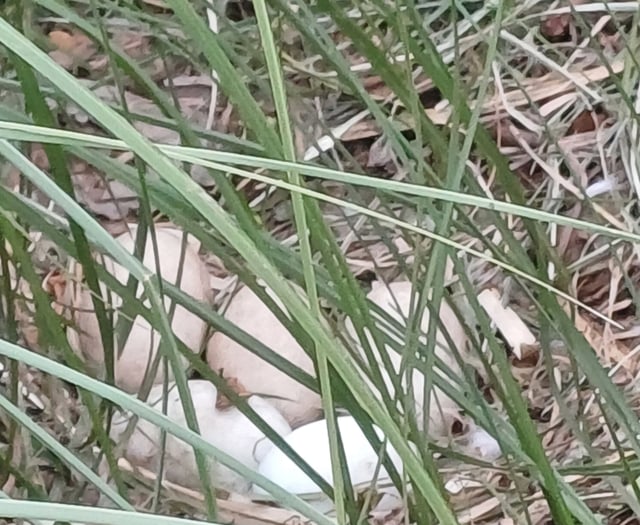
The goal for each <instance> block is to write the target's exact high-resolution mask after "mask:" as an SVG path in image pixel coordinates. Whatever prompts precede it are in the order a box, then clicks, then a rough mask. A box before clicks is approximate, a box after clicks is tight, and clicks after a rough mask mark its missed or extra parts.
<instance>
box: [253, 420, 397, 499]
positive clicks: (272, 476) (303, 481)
mask: <svg viewBox="0 0 640 525" xmlns="http://www.w3.org/2000/svg"><path fill="white" fill-rule="evenodd" d="M337 422H338V427H339V429H340V436H341V438H342V444H343V446H344V453H345V458H346V460H347V467H348V470H349V476H350V478H351V482H352V484H353V485H359V484H362V483H371V481H373V479H374V477H375V475H376V472H377V474H378V475H377V479H378V480H385V479H389V474H388V473H387V471H386V470H385V469H384V467H383V466H382V465H380V466H379V463H380V459H379V454H378V452H377V451H375V450H374V449H373V447H372V446H371V444H370V443H369V441H368V440H367V438H366V437H365V435H364V433H363V432H362V430H361V429H360V427H359V426H358V423H357V422H356V420H355V419H354V418H353V417H351V416H345V417H339V418H337ZM374 428H375V427H374ZM375 432H376V434H377V435H378V437H379V438H380V439H382V438H383V437H384V435H383V433H382V431H381V430H380V429H378V428H375ZM285 441H286V442H287V444H288V445H289V446H290V447H291V448H292V449H293V450H294V451H296V452H297V453H298V454H299V455H300V457H301V458H302V459H304V460H305V461H306V462H307V463H308V464H309V466H310V467H311V468H312V469H313V470H315V471H316V472H317V473H318V474H319V475H320V476H321V477H322V478H323V479H324V480H325V481H327V482H328V483H329V484H330V485H332V486H333V474H332V469H331V452H330V448H329V434H328V429H327V421H326V420H325V419H321V420H319V421H314V422H313V423H309V424H307V425H304V426H301V427H300V428H297V429H295V430H294V431H293V432H292V433H291V434H289V435H288V436H287V437H286V438H285ZM387 452H388V454H389V458H390V459H391V461H392V462H393V464H394V466H395V467H396V469H397V470H398V471H400V472H401V467H402V462H401V460H400V457H399V456H398V454H397V452H396V451H395V450H394V449H393V448H392V447H391V445H387ZM378 467H379V468H378ZM258 472H259V473H260V474H262V475H263V476H264V477H266V478H267V479H269V480H271V481H273V482H274V483H276V484H277V485H280V486H281V487H282V488H284V489H285V490H286V491H288V492H291V493H293V494H314V493H317V492H319V491H320V487H318V485H316V483H315V482H314V481H313V480H312V479H311V478H310V477H309V476H307V475H306V474H305V473H304V472H303V471H302V469H300V468H299V467H298V466H297V465H296V464H295V463H294V462H293V461H292V460H291V459H289V457H288V456H287V455H286V454H285V453H284V452H282V451H281V450H280V449H279V448H276V447H273V448H272V449H271V450H270V451H269V452H268V453H267V455H266V456H265V457H264V459H263V460H262V461H261V462H260V467H259V469H258ZM253 491H254V492H255V493H256V494H264V493H265V492H264V491H263V490H262V489H261V488H260V487H257V486H254V488H253Z"/></svg>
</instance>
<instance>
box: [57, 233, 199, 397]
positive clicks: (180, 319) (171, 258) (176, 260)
mask: <svg viewBox="0 0 640 525" xmlns="http://www.w3.org/2000/svg"><path fill="white" fill-rule="evenodd" d="M130 229H131V233H125V234H123V235H120V236H119V237H117V238H116V240H117V241H118V242H119V243H120V244H121V245H122V246H123V247H125V248H126V249H127V250H128V251H130V252H131V253H133V252H134V249H135V235H136V231H137V225H131V226H130ZM155 231H156V240H157V246H158V253H159V263H160V264H159V267H158V266H157V265H156V258H155V255H154V249H153V242H152V238H151V235H150V234H147V240H146V243H145V251H144V257H143V263H144V265H145V266H146V267H147V268H149V269H150V270H152V271H154V272H159V273H160V275H161V276H162V278H163V279H165V280H166V281H168V282H170V283H172V284H174V285H175V284H176V283H178V277H181V278H180V284H179V287H180V289H181V290H182V291H183V292H185V293H186V294H188V295H190V296H191V297H193V298H194V299H196V300H197V301H200V302H208V300H209V296H210V287H209V274H208V272H207V269H206V267H205V265H204V263H203V262H202V260H201V259H200V257H199V256H198V250H199V243H198V241H197V240H196V239H194V238H192V237H190V236H189V237H188V243H187V245H186V247H185V249H184V250H182V244H183V243H182V236H183V233H182V232H181V231H180V230H177V229H174V228H165V227H156V230H155ZM183 251H184V257H183V261H182V262H181V254H182V252H183ZM181 264H182V273H181V274H180V267H181ZM104 265H105V269H106V270H107V271H108V272H109V273H111V274H112V275H113V276H114V277H115V278H116V279H118V281H120V282H121V283H122V284H126V282H127V280H128V278H129V272H128V271H127V270H125V269H124V268H123V267H122V266H120V265H119V264H116V263H114V261H113V260H112V259H110V258H105V260H104ZM101 289H102V296H103V298H104V299H105V301H106V304H107V305H110V307H113V308H119V307H120V306H121V305H122V299H121V298H120V297H119V296H117V295H115V294H114V293H111V292H109V291H107V288H106V286H104V285H101ZM142 292H143V287H142V285H141V284H139V285H138V290H137V296H138V297H140V296H141V295H142ZM171 303H172V301H171V299H169V298H168V297H166V298H165V308H166V309H167V312H169V311H170V310H169V306H170V305H171ZM73 304H74V306H75V309H74V321H75V325H76V327H77V329H78V330H77V332H76V330H72V329H70V330H69V331H68V337H69V342H70V344H71V345H72V346H73V347H75V349H76V351H78V350H79V353H80V355H82V356H83V357H84V358H85V360H86V361H87V365H88V367H89V369H90V370H91V371H92V372H93V373H95V374H96V375H98V376H103V375H104V349H103V347H102V339H101V338H100V330H99V327H98V319H97V317H96V315H95V313H94V311H93V302H92V300H91V295H90V292H89V290H88V289H87V288H86V287H84V288H83V290H82V291H81V293H80V295H79V297H78V298H76V299H75V300H73ZM144 304H145V305H146V306H148V305H149V301H148V300H145V301H144ZM114 318H115V319H117V318H119V317H118V315H115V316H114ZM114 322H115V321H114ZM171 328H172V330H173V332H174V334H175V335H176V336H177V338H178V339H180V340H182V342H183V343H184V344H185V345H186V346H187V348H189V349H190V350H192V351H193V352H196V353H197V352H199V351H200V347H201V344H202V341H203V338H204V335H205V330H206V323H205V322H204V321H202V320H201V319H200V318H199V317H198V316H196V315H194V314H192V313H191V312H189V311H188V310H186V309H185V308H183V307H182V306H177V307H175V311H174V314H173V319H172V322H171ZM159 343H160V335H159V333H158V332H157V331H155V330H152V329H151V325H150V324H149V323H148V322H147V321H146V320H145V319H143V318H142V317H137V318H136V319H135V320H134V322H133V324H132V326H131V331H130V333H129V337H128V339H127V341H126V343H125V345H124V348H123V349H122V353H121V354H120V358H119V359H117V362H116V363H115V367H114V368H115V370H114V372H115V381H116V384H117V385H118V386H119V387H121V388H122V389H124V390H126V391H128V392H132V393H135V392H138V391H139V389H140V386H141V384H142V381H143V379H144V377H145V371H146V369H147V366H148V363H151V362H153V360H154V358H155V356H156V353H157V350H158V346H159ZM181 363H182V366H183V367H184V369H185V370H186V368H187V360H186V359H185V358H181ZM163 377H164V374H163V366H162V364H160V366H159V368H158V372H157V374H156V376H155V379H154V383H160V382H162V381H163ZM170 378H173V374H172V373H170Z"/></svg>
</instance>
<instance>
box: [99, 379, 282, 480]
mask: <svg viewBox="0 0 640 525" xmlns="http://www.w3.org/2000/svg"><path fill="white" fill-rule="evenodd" d="M187 384H188V386H189V390H190V392H191V397H192V400H193V405H194V408H195V412H196V417H197V420H198V426H199V429H200V435H201V436H202V438H203V439H205V440H206V441H208V442H209V443H211V444H212V445H213V446H215V447H216V448H218V449H220V450H221V451H223V452H225V453H227V454H229V455H230V456H232V457H234V458H235V459H236V460H238V461H240V462H241V463H242V464H243V465H245V466H246V467H249V468H251V469H252V470H256V469H257V468H258V461H259V460H260V459H261V458H263V457H264V456H265V455H267V454H268V453H269V451H270V448H271V447H273V444H272V443H271V442H270V441H269V440H268V439H267V438H266V436H265V435H264V433H263V432H262V431H261V430H259V429H258V428H257V427H256V426H255V425H254V424H253V423H252V422H251V421H250V420H249V419H248V418H247V417H246V416H244V415H243V414H242V413H241V412H240V411H239V410H238V409H237V408H235V407H229V408H224V409H218V408H216V400H217V396H218V392H217V389H216V387H215V386H214V385H212V384H211V383H209V382H208V381H203V380H193V381H189V382H188V383H187ZM169 388H170V389H169V391H168V393H167V412H166V415H167V417H169V418H170V419H172V420H173V421H175V422H176V423H178V424H179V425H182V426H184V427H187V423H186V418H185V415H184V411H183V409H182V403H181V401H180V395H179V393H178V389H177V387H176V386H175V384H173V383H171V384H170V385H169ZM162 394H163V385H155V386H154V387H153V388H152V390H151V392H150V393H149V397H148V403H149V404H150V405H152V406H153V407H154V408H155V409H156V410H158V411H159V412H161V411H162V404H163V403H162ZM248 403H249V406H251V408H253V410H255V411H256V413H257V414H258V415H259V416H260V417H262V419H264V420H265V421H266V422H267V423H268V424H269V426H271V428H273V430H274V431H275V432H277V433H278V434H280V435H282V436H286V435H288V434H289V433H290V432H291V427H289V424H288V423H287V422H286V421H285V419H284V418H283V417H282V415H281V414H280V413H279V412H278V410H277V409H276V408H275V407H274V406H273V405H271V404H270V403H269V402H268V401H266V400H264V399H261V398H259V397H256V396H252V397H250V398H249V400H248ZM128 422H129V417H128V416H126V415H118V416H117V417H114V420H113V423H112V428H111V433H110V436H111V438H112V439H113V440H114V441H116V442H119V441H120V440H121V438H122V437H123V433H124V432H125V429H126V428H127V423H128ZM160 436H161V431H160V429H159V428H158V427H156V426H155V425H153V424H152V423H149V422H148V421H145V420H142V419H139V420H138V423H137V425H136V428H135V430H134V432H133V434H132V435H131V437H130V438H128V439H126V441H125V443H124V456H125V458H126V459H127V460H129V461H130V462H131V463H132V464H133V465H136V466H140V467H144V468H147V469H149V470H152V471H156V470H157V469H158V467H159V464H160V457H161V450H160ZM166 436H167V438H166V448H165V451H166V455H165V462H164V474H165V479H167V480H168V481H171V482H173V483H178V484H180V485H183V486H185V487H189V488H194V489H196V488H200V487H201V483H200V478H199V475H198V469H197V465H196V461H195V455H194V453H193V447H192V446H191V445H188V444H186V443H184V442H183V441H181V440H180V439H178V438H176V437H174V436H172V435H171V434H167V435H166ZM209 473H210V475H211V483H212V485H213V486H215V487H217V488H221V489H224V490H228V491H230V492H237V493H246V492H248V490H249V488H250V486H251V483H250V482H249V481H247V480H246V479H244V478H243V477H242V476H240V475H239V474H236V473H235V472H233V471H232V470H231V469H229V468H227V467H225V466H224V465H222V464H220V463H217V462H216V461H215V460H213V459H212V460H211V463H210V470H209Z"/></svg>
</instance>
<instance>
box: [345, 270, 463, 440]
mask: <svg viewBox="0 0 640 525" xmlns="http://www.w3.org/2000/svg"><path fill="white" fill-rule="evenodd" d="M367 298H368V299H369V300H370V301H371V302H372V303H374V304H376V305H378V306H379V307H380V308H381V309H382V310H384V311H385V312H386V313H387V314H388V315H389V316H390V317H391V318H392V319H394V320H395V321H397V322H398V323H401V324H402V325H404V324H405V323H406V319H407V317H408V316H409V314H410V311H411V301H412V284H411V282H409V281H398V282H393V283H390V284H389V285H385V284H383V283H381V282H379V281H374V283H373V285H372V289H371V291H370V292H369V294H368V295H367ZM440 319H441V321H442V323H443V324H444V326H445V327H446V329H447V332H448V335H449V337H450V338H451V340H452V342H453V344H454V346H455V348H456V349H457V351H458V352H461V353H464V351H465V350H466V347H467V337H466V334H465V332H464V329H463V327H462V325H461V324H460V321H459V320H458V318H457V316H456V315H455V313H454V312H453V310H452V309H451V307H450V306H449V305H448V304H447V303H446V302H445V301H444V300H443V301H442V302H441V305H440ZM378 324H379V327H380V328H381V330H383V331H384V332H386V333H387V334H388V336H389V337H391V338H392V339H394V340H396V341H398V342H402V338H400V337H398V336H397V335H396V334H397V331H395V332H394V330H393V329H392V328H391V327H389V325H388V323H385V322H382V320H380V322H379V323H378ZM387 327H388V328H387ZM346 328H347V332H348V333H349V334H350V335H351V337H352V338H353V339H356V338H357V336H356V332H355V329H354V327H353V324H352V322H351V320H350V319H347V322H346ZM428 328H429V310H428V309H425V311H424V314H423V316H422V319H421V321H420V329H421V331H423V332H425V333H426V332H427V330H428ZM420 342H421V344H422V345H424V344H425V342H426V339H425V337H421V338H420ZM369 343H370V345H371V347H372V349H373V351H374V352H376V355H377V358H378V362H379V364H380V367H381V370H382V366H383V361H382V358H381V357H380V353H379V352H377V350H376V348H375V345H374V341H373V339H372V338H369ZM358 347H359V349H360V351H361V352H362V353H363V355H364V351H363V349H362V348H361V347H360V345H358ZM386 352H387V355H388V356H389V360H390V362H391V364H392V365H393V368H394V372H395V373H396V374H397V373H398V372H399V370H400V365H401V362H402V356H401V355H400V353H398V352H396V351H395V350H394V349H392V348H390V347H387V348H386ZM436 355H437V356H438V357H439V358H440V359H441V360H442V361H443V362H444V363H445V364H446V365H447V366H448V367H449V368H450V369H451V370H452V372H453V373H454V374H456V375H458V376H460V375H461V374H462V372H461V370H460V367H459V366H458V363H457V361H456V359H455V356H454V354H453V353H452V351H451V350H450V346H449V344H448V342H447V339H446V338H445V336H444V334H443V333H442V331H441V330H440V329H438V331H437V335H436ZM382 375H383V378H384V379H385V383H386V387H387V389H388V390H389V392H390V393H392V394H393V390H392V382H391V378H390V376H389V374H388V373H387V372H385V371H384V370H382ZM443 377H445V376H444V375H443ZM411 379H412V386H413V391H414V396H415V410H416V417H417V419H418V423H419V424H420V425H421V426H422V423H423V406H424V386H425V378H424V375H423V374H422V372H420V371H419V370H418V369H416V368H414V371H413V373H412V374H411ZM404 383H405V382H404V381H403V384H404ZM459 410H460V408H459V407H458V405H457V404H456V403H455V402H454V401H453V400H452V399H451V398H449V397H448V396H446V395H445V394H444V393H443V392H442V390H440V389H439V388H436V387H434V388H432V390H431V392H430V405H429V433H430V434H431V435H432V436H434V437H438V436H445V435H448V434H449V431H450V426H451V423H452V422H453V420H454V418H455V417H457V415H458V413H459Z"/></svg>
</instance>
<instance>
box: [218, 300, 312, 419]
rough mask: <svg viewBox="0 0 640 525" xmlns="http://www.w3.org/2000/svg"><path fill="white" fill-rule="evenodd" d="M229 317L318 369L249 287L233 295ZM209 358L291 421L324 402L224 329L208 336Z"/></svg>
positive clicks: (284, 353) (306, 366)
mask: <svg viewBox="0 0 640 525" xmlns="http://www.w3.org/2000/svg"><path fill="white" fill-rule="evenodd" d="M268 292H269V291H268ZM270 295H271V293H270ZM271 296H272V298H273V299H274V301H275V302H276V304H278V306H280V307H282V306H281V304H280V303H279V301H278V300H277V298H276V297H275V296H273V295H271ZM225 318H226V319H227V320H228V321H230V322H231V323H233V324H235V325H236V326H237V327H238V328H241V329H242V330H244V331H245V332H247V333H248V334H250V335H252V336H253V337H255V338H256V339H257V340H259V341H260V342H262V343H263V344H264V345H265V346H267V347H268V348H270V349H271V350H273V351H274V352H276V353H277V354H279V355H280V356H281V357H283V358H284V359H286V360H287V361H289V362H291V363H293V364H294V365H296V366H297V367H299V368H301V369H302V370H304V371H305V372H307V373H309V374H311V375H315V371H314V367H313V362H312V360H311V358H310V357H309V356H308V355H307V354H306V353H305V351H304V350H303V349H302V347H301V346H300V345H299V344H298V342H297V341H296V340H295V338H294V337H293V336H292V335H291V334H290V333H289V332H288V331H287V329H286V328H285V327H284V326H283V325H282V323H280V321H278V318H277V317H276V316H275V315H274V314H273V313H272V312H271V311H270V310H269V308H268V307H267V305H265V304H264V303H263V302H262V301H261V300H260V298H259V297H258V296H257V295H256V294H255V293H253V291H252V290H251V289H250V288H248V287H243V288H241V289H240V290H239V291H238V293H237V294H236V295H235V296H234V297H233V299H231V302H230V303H229V307H228V308H227V311H226V312H225ZM207 362H208V363H209V366H210V367H211V368H212V369H213V370H215V371H217V372H219V373H222V374H223V375H224V376H226V377H235V378H237V379H238V381H239V382H240V383H241V384H242V385H244V387H245V388H246V389H247V391H249V392H251V393H254V394H258V395H263V396H268V397H269V399H270V401H271V402H272V403H273V404H274V406H275V407H276V408H277V409H278V410H279V411H280V412H281V413H282V414H283V415H284V417H285V418H286V419H287V421H288V422H289V424H290V425H291V426H293V427H297V426H300V425H301V424H304V423H308V422H310V421H313V420H314V419H317V418H318V417H319V416H320V414H321V408H322V402H321V398H320V396H319V395H318V394H317V393H315V392H314V391H313V390H310V389H309V388H307V387H306V386H304V385H302V384H300V383H298V382H297V381H295V380H294V379H292V378H290V377H289V376H287V375H286V374H285V373H284V372H281V371H280V370H278V369H277V368H276V367H275V366H273V365H271V364H269V363H267V362H266V361H264V360H263V359H261V358H260V357H258V356H257V355H255V354H253V353H252V352H250V351H249V350H247V349H246V348H245V347H243V346H242V345H240V344H238V343H236V342H235V341H233V340H232V339H231V338H229V337H227V336H226V335H224V334H222V333H215V334H214V335H213V337H212V338H211V340H210V341H209V345H208V348H207Z"/></svg>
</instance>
